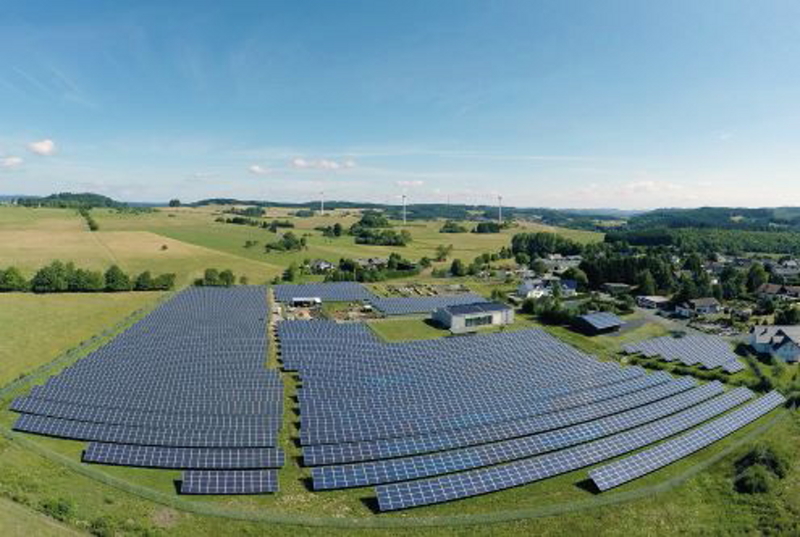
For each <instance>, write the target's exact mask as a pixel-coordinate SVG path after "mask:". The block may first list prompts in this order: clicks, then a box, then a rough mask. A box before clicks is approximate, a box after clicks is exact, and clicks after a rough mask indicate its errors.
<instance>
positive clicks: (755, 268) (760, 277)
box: [747, 263, 769, 293]
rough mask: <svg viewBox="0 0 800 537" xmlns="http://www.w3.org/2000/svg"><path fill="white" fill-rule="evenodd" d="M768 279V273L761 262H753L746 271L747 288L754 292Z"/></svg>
mask: <svg viewBox="0 0 800 537" xmlns="http://www.w3.org/2000/svg"><path fill="white" fill-rule="evenodd" d="M768 281H769V274H768V273H767V270H766V269H765V268H764V265H762V264H761V263H753V264H752V265H750V269H749V270H748V271H747V290H748V291H750V292H751V293H754V292H755V291H757V290H758V288H759V287H761V286H762V285H764V284H765V283H767V282H768Z"/></svg>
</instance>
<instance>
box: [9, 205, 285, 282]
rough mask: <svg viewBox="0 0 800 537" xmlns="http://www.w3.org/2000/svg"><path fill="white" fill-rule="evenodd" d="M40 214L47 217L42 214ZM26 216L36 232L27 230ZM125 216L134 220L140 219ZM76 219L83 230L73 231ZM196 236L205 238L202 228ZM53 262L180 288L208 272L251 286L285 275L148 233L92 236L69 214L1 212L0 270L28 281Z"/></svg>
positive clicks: (218, 250) (262, 262)
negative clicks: (160, 278) (144, 274)
mask: <svg viewBox="0 0 800 537" xmlns="http://www.w3.org/2000/svg"><path fill="white" fill-rule="evenodd" d="M38 211H44V212H43V213H42V214H41V215H39V213H38ZM34 216H36V217H34ZM23 217H25V218H28V220H29V221H30V222H31V224H32V228H26V227H25V226H24V222H25V221H26V220H25V218H23ZM125 217H126V218H127V219H129V220H131V221H136V218H138V217H137V216H136V215H125ZM73 220H74V221H75V222H77V223H78V224H81V225H80V226H73V225H72V224H73ZM49 225H52V226H53V227H52V229H50V228H48V227H47V226H49ZM132 227H135V226H132ZM197 233H198V234H201V235H202V229H198V230H197ZM165 246H166V249H164V247H165ZM54 259H61V260H63V261H73V262H75V264H76V265H78V266H81V267H87V268H93V269H97V270H104V269H106V268H108V267H109V266H110V265H111V264H118V265H120V266H121V267H122V268H123V269H124V270H126V271H129V272H132V273H136V272H141V271H144V270H150V271H152V272H154V273H162V272H174V273H176V274H177V275H178V284H179V285H185V284H188V283H190V282H191V281H192V280H193V279H194V278H197V277H198V276H200V275H201V274H202V272H203V270H204V269H206V268H209V267H214V268H218V269H226V268H230V269H231V270H233V271H234V273H235V274H236V275H237V276H242V275H243V276H247V277H248V278H249V280H250V281H251V283H264V282H266V281H268V280H269V279H271V278H273V277H274V276H275V275H276V274H279V273H280V272H281V270H282V269H281V268H280V267H278V266H275V265H271V264H269V263H267V262H266V260H265V259H262V260H254V259H247V258H244V257H242V256H240V255H232V254H229V253H226V252H225V250H224V249H221V248H206V247H203V246H198V245H197V244H191V243H187V242H182V241H180V240H176V239H172V238H170V237H167V236H164V235H159V234H157V233H152V232H149V231H145V230H142V231H136V230H132V231H106V230H105V229H101V230H100V231H97V232H90V231H88V229H86V227H85V226H84V225H83V221H82V219H78V218H77V217H73V211H70V210H67V209H35V210H34V209H24V208H8V207H5V208H0V266H8V265H15V266H17V267H19V268H20V269H22V270H23V271H24V272H25V273H27V274H28V275H29V276H30V275H32V273H33V272H34V271H35V270H36V269H38V268H39V267H41V266H42V265H45V264H47V263H49V262H51V261H53V260H54Z"/></svg>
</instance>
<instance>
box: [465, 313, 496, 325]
mask: <svg viewBox="0 0 800 537" xmlns="http://www.w3.org/2000/svg"><path fill="white" fill-rule="evenodd" d="M487 324H492V316H491V315H483V316H481V317H467V318H466V319H464V325H465V326H466V327H467V328H472V327H475V326H486V325H487Z"/></svg>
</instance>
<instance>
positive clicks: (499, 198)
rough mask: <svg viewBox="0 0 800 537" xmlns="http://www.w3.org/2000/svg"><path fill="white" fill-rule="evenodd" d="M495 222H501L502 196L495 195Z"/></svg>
mask: <svg viewBox="0 0 800 537" xmlns="http://www.w3.org/2000/svg"><path fill="white" fill-rule="evenodd" d="M497 223H498V224H500V225H502V224H503V196H501V195H499V194H498V195H497Z"/></svg>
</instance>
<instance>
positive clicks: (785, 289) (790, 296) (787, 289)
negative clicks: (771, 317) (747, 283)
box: [756, 283, 800, 300]
mask: <svg viewBox="0 0 800 537" xmlns="http://www.w3.org/2000/svg"><path fill="white" fill-rule="evenodd" d="M756 294H757V295H758V296H759V297H762V298H767V297H768V298H777V299H781V300H797V299H798V298H800V285H783V284H780V283H765V284H763V285H762V286H761V287H759V288H758V289H757V290H756Z"/></svg>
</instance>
